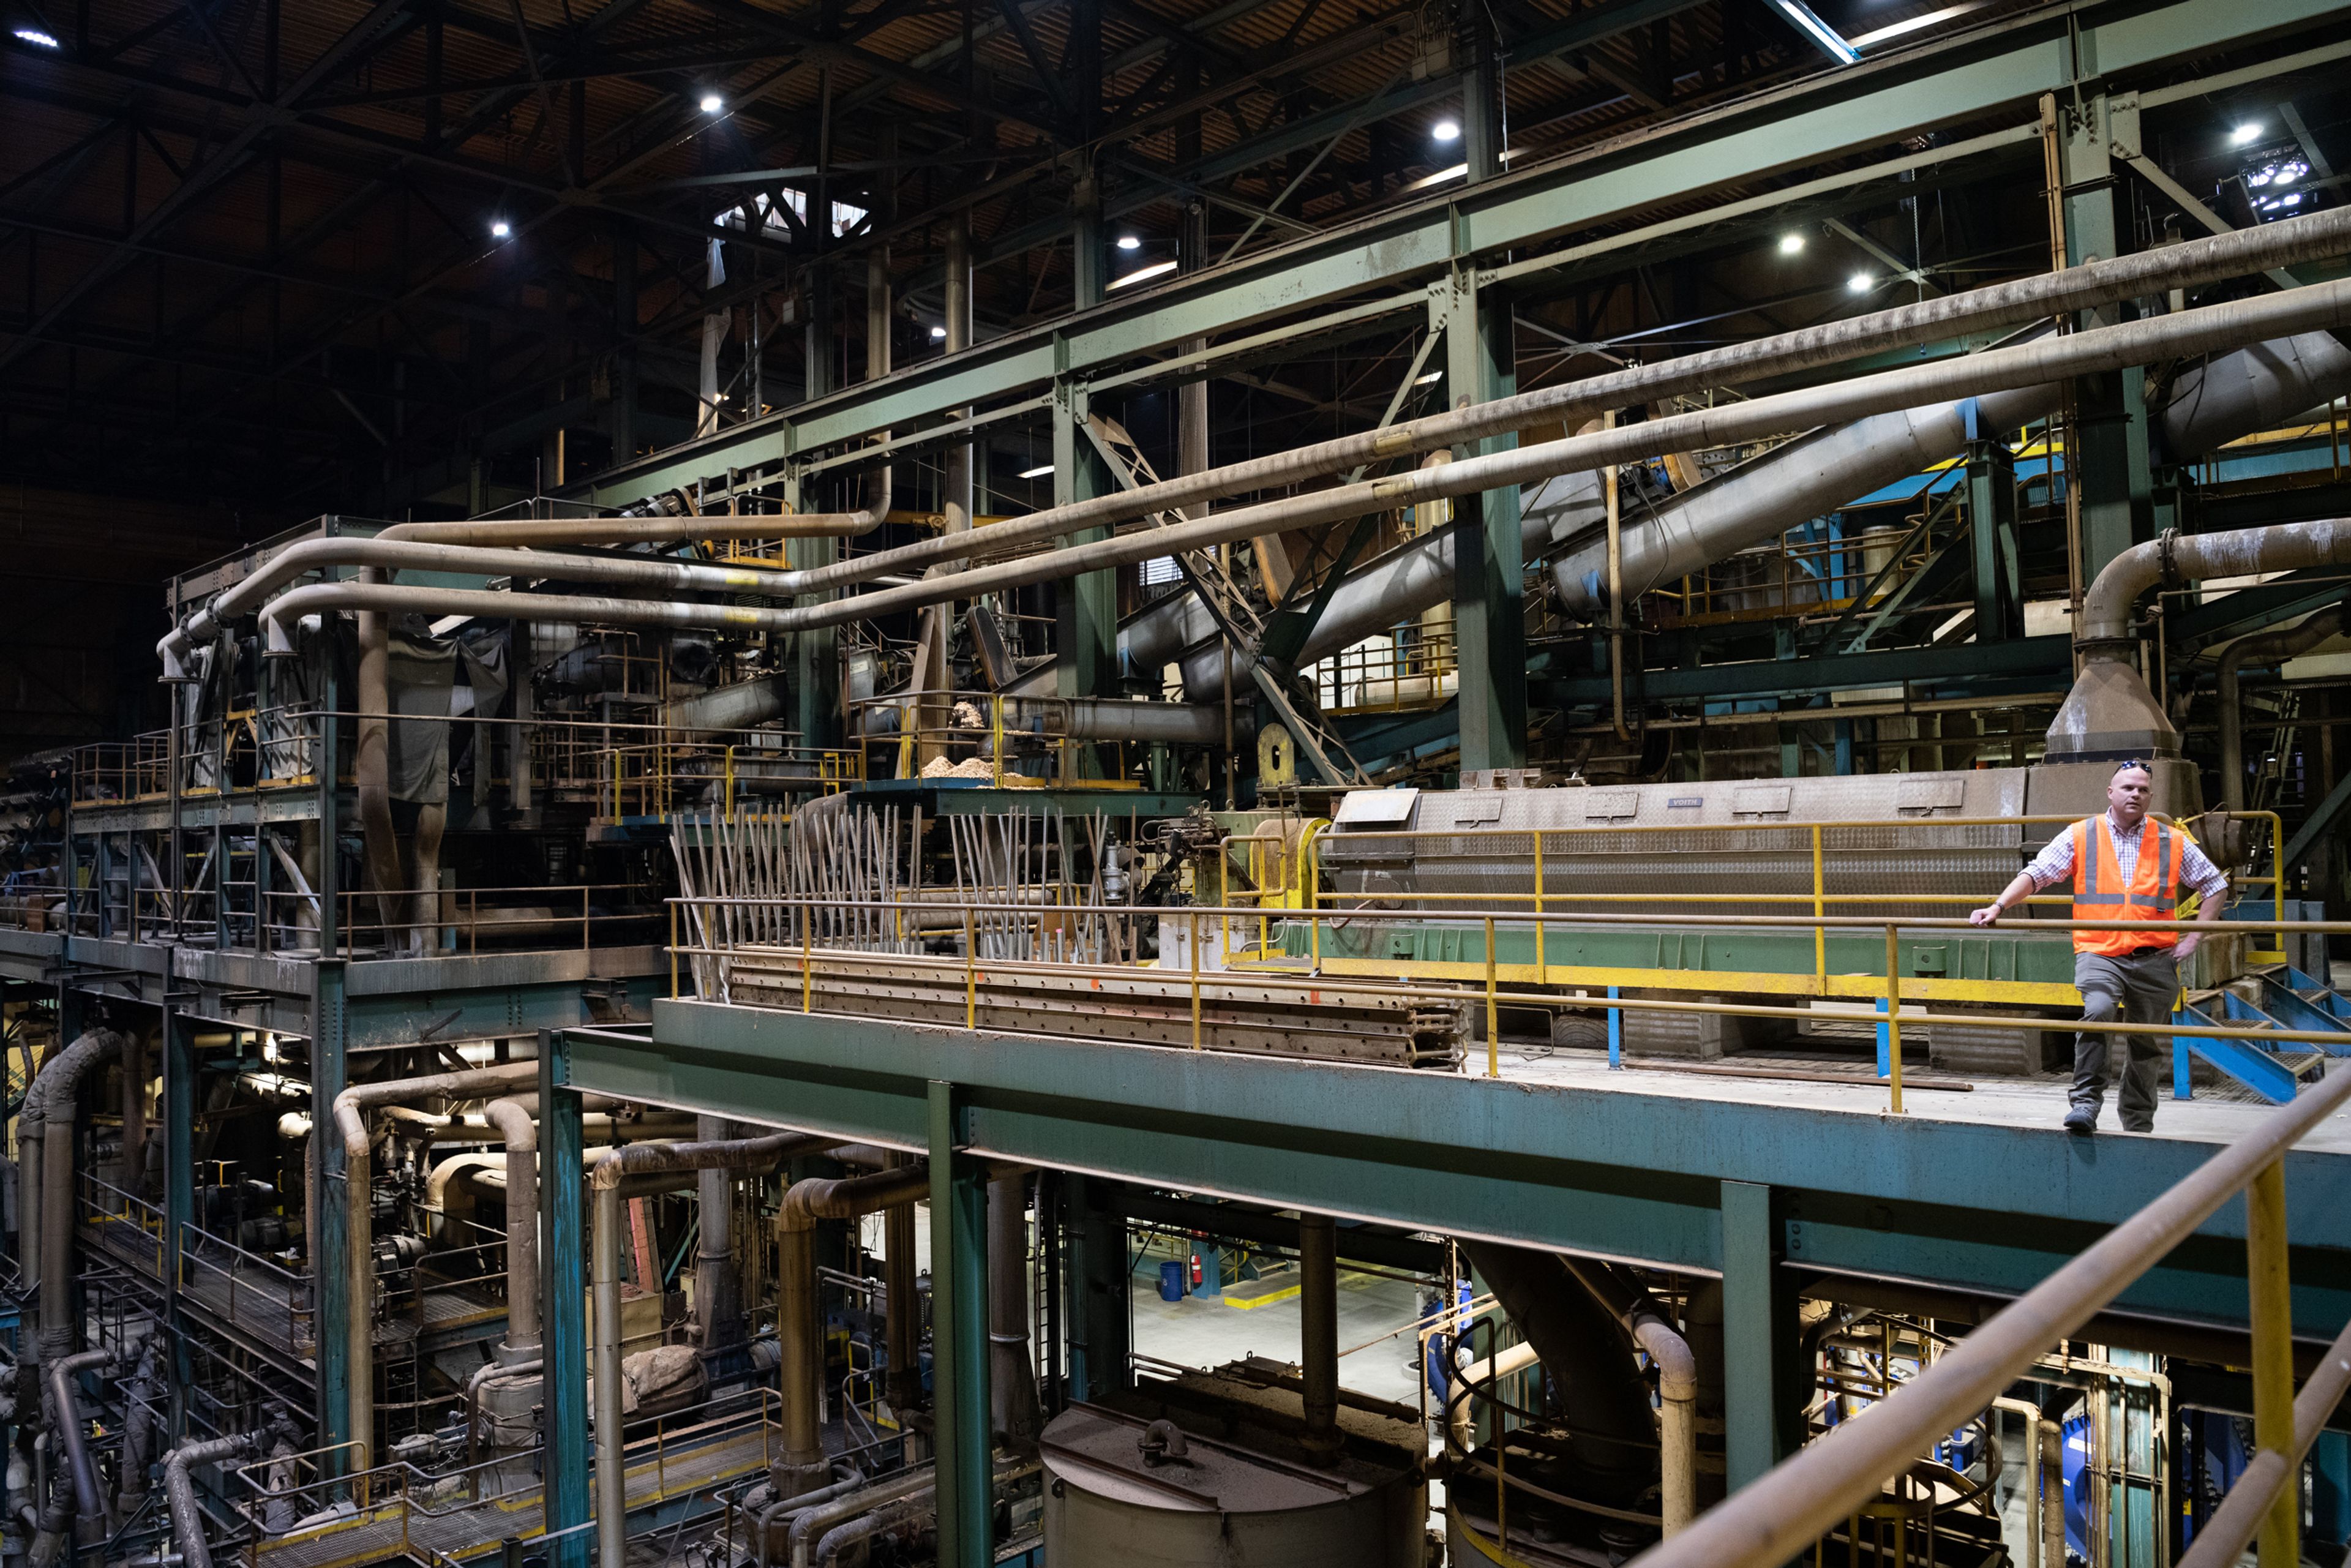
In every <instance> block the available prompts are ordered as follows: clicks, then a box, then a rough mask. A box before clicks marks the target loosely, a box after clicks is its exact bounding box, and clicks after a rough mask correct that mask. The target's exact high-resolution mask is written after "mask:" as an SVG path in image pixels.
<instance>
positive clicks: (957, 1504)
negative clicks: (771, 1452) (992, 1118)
mask: <svg viewBox="0 0 2351 1568" xmlns="http://www.w3.org/2000/svg"><path fill="white" fill-rule="evenodd" d="M965 1115H966V1113H965V1109H964V1107H963V1106H962V1105H961V1104H959V1103H957V1101H956V1092H955V1086H954V1085H953V1084H951V1083H942V1082H937V1081H935V1080H934V1081H933V1082H932V1083H931V1085H930V1139H929V1142H930V1160H931V1364H932V1375H931V1411H932V1417H933V1427H932V1432H933V1438H934V1441H935V1443H936V1445H937V1461H936V1464H937V1475H938V1521H939V1551H938V1560H939V1568H989V1564H990V1563H993V1562H994V1560H995V1555H996V1553H995V1550H994V1545H995V1536H994V1531H993V1529H992V1527H991V1523H990V1521H991V1517H992V1515H993V1514H994V1512H995V1487H994V1454H993V1447H994V1445H993V1443H992V1441H991V1439H990V1437H989V1435H988V1430H987V1171H986V1167H985V1166H983V1165H982V1164H981V1163H980V1162H979V1161H977V1160H975V1159H973V1158H971V1157H970V1156H969V1155H963V1154H959V1153H957V1152H956V1151H957V1150H958V1149H960V1148H961V1147H963V1146H964V1145H966V1144H967V1143H968V1142H969V1138H968V1134H967V1128H966V1126H965Z"/></svg>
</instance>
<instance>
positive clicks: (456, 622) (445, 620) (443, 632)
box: [263, 615, 473, 1061]
mask: <svg viewBox="0 0 2351 1568" xmlns="http://www.w3.org/2000/svg"><path fill="white" fill-rule="evenodd" d="M472 619H473V617H472V616H470V615H444V616H443V617H441V619H440V620H438V621H435V622H433V624H432V625H431V626H430V627H428V628H426V630H428V631H430V632H432V633H433V635H434V636H435V637H446V636H447V635H448V634H449V633H450V632H455V630H456V629H457V628H458V627H460V626H463V625H464V624H465V622H468V621H471V620H472ZM263 1054H264V1055H265V1056H268V1053H267V1052H266V1051H265V1052H263ZM268 1060H270V1061H277V1058H276V1057H275V1056H268Z"/></svg>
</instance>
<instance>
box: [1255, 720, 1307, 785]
mask: <svg viewBox="0 0 2351 1568" xmlns="http://www.w3.org/2000/svg"><path fill="white" fill-rule="evenodd" d="M1257 781H1258V786H1259V788H1260V789H1265V788H1274V789H1280V788H1282V787H1285V786H1288V785H1291V784H1295V783H1297V782H1298V742H1297V741H1296V740H1295V739H1293V738H1292V737H1291V736H1290V731H1288V730H1286V729H1284V728H1282V727H1281V726H1280V725H1278V724H1267V725H1260V726H1259V727H1258V732H1257Z"/></svg>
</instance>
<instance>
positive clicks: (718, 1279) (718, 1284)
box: [694, 1116, 744, 1351]
mask: <svg viewBox="0 0 2351 1568" xmlns="http://www.w3.org/2000/svg"><path fill="white" fill-rule="evenodd" d="M694 1135H695V1138H696V1139H698V1140H700V1141H701V1142H704V1143H716V1142H718V1141H720V1140H722V1139H726V1138H731V1137H733V1136H735V1135H736V1134H735V1128H734V1124H732V1123H730V1122H729V1121H727V1119H726V1117H724V1116H701V1117H697V1118H696V1119H695V1124H694ZM694 1179H695V1200H696V1204H697V1207H699V1208H700V1210H701V1224H702V1240H701V1244H700V1247H699V1248H698V1249H697V1250H696V1252H695V1260H694V1310H695V1314H696V1315H697V1316H698V1317H699V1318H700V1319H701V1320H702V1348H703V1349H704V1350H705V1351H711V1350H719V1349H723V1348H725V1347H726V1346H729V1345H734V1344H739V1343H742V1341H743V1337H744V1335H743V1298H742V1289H741V1286H740V1283H739V1277H738V1275H737V1272H736V1269H735V1173H734V1172H733V1171H729V1170H705V1171H699V1172H696V1173H695V1178H694Z"/></svg>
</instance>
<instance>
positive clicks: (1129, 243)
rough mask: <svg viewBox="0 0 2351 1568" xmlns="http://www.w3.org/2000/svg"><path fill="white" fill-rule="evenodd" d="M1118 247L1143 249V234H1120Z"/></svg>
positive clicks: (1122, 248)
mask: <svg viewBox="0 0 2351 1568" xmlns="http://www.w3.org/2000/svg"><path fill="white" fill-rule="evenodd" d="M1118 248H1119V249H1121V250H1141V249H1142V248H1143V239H1142V236H1141V235H1119V236H1118Z"/></svg>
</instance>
